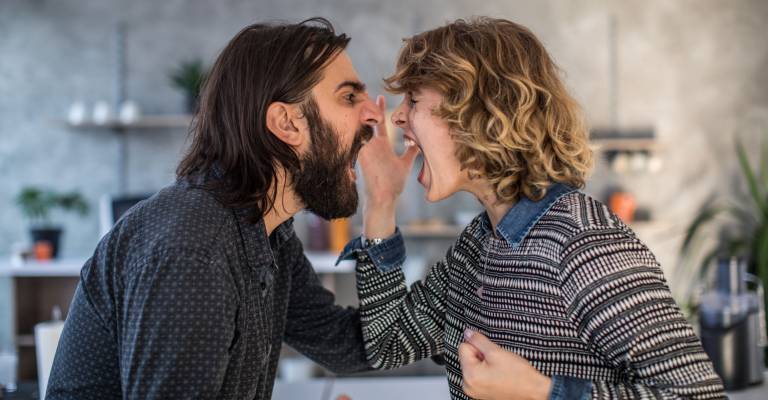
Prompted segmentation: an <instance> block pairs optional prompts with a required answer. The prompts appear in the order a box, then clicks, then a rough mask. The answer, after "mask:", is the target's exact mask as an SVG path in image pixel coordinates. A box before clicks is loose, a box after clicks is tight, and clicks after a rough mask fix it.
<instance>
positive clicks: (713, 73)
mask: <svg viewBox="0 0 768 400" xmlns="http://www.w3.org/2000/svg"><path fill="white" fill-rule="evenodd" d="M315 15H321V16H326V17H328V18H330V19H331V20H332V21H333V22H334V23H335V24H336V26H337V28H338V29H339V30H341V31H344V32H347V33H348V34H350V35H351V36H352V38H353V40H352V42H351V46H350V48H349V52H350V54H351V56H352V59H353V61H354V63H355V65H356V67H357V69H358V72H359V73H360V75H361V77H362V78H363V79H364V80H365V81H367V82H368V83H369V84H370V86H371V92H372V94H377V93H379V92H380V86H381V85H380V82H381V78H382V77H383V76H385V75H386V74H388V73H390V72H391V71H392V69H393V60H394V57H395V55H396V53H397V51H398V49H399V46H400V39H401V38H402V37H405V36H409V35H411V34H413V33H415V32H418V31H421V30H424V29H428V28H430V27H434V26H436V25H438V24H442V23H443V22H445V21H449V20H452V19H455V18H458V17H467V16H471V15H490V16H497V17H505V18H509V19H512V20H514V21H517V22H520V23H522V24H524V25H527V26H528V27H530V28H531V29H532V30H533V31H534V32H536V33H537V34H538V35H539V36H540V38H541V39H542V40H543V41H544V43H545V44H546V45H547V47H548V48H549V50H550V52H551V54H552V55H553V56H554V58H555V59H556V61H557V62H558V63H559V64H560V65H561V67H562V68H563V69H564V70H565V71H566V74H567V76H566V81H567V83H568V85H569V87H570V88H571V89H572V91H573V93H574V94H575V95H576V97H577V98H578V99H579V101H580V102H581V103H582V104H583V106H584V108H585V110H586V113H587V115H588V117H589V119H590V122H592V123H593V124H595V125H605V124H607V123H609V122H610V112H609V110H610V96H609V93H610V92H609V51H608V48H609V37H608V21H609V17H610V16H614V17H615V18H616V22H617V28H618V29H617V32H618V36H617V43H618V58H617V66H618V78H619V79H618V87H617V91H618V92H617V93H618V100H619V102H618V104H619V109H618V115H619V123H620V124H621V125H651V126H654V127H655V128H656V133H657V135H658V138H659V143H660V146H661V147H662V150H661V152H660V156H661V157H662V159H663V163H664V164H663V165H664V167H663V170H662V172H660V173H658V174H640V175H635V176H616V175H615V174H613V173H611V172H609V171H607V170H606V169H605V165H599V169H598V171H597V172H596V173H595V179H594V181H593V183H592V184H590V186H589V188H588V190H589V191H590V192H591V193H594V194H595V195H596V196H598V197H600V196H602V195H603V193H602V191H603V188H604V187H605V186H607V185H609V184H614V183H617V182H618V183H621V184H623V185H625V186H626V187H628V188H630V189H632V190H633V191H634V192H635V193H636V195H637V197H638V200H639V202H640V203H641V204H642V205H645V206H647V207H649V208H650V209H651V210H652V212H653V214H654V217H655V221H656V222H654V223H653V224H646V225H644V226H640V227H638V233H639V234H640V236H641V237H642V238H644V239H645V240H646V241H647V242H648V244H649V246H650V247H651V249H652V250H654V251H655V252H656V253H657V255H658V256H659V258H660V260H661V261H662V263H663V264H664V265H665V268H666V269H667V275H668V277H669V278H670V279H672V280H673V281H674V280H675V279H678V280H683V281H684V280H685V276H684V275H680V274H679V273H678V272H676V271H675V266H676V265H677V253H676V248H677V246H678V244H679V237H680V232H681V231H682V229H683V228H684V226H685V224H686V223H687V221H688V220H689V219H690V216H691V215H692V213H694V212H695V210H696V209H697V207H698V206H699V204H700V203H701V202H702V201H703V199H704V198H706V197H707V196H708V195H709V193H710V192H711V191H712V190H719V191H721V192H727V191H729V190H731V188H732V182H733V180H734V178H733V176H734V171H735V167H736V164H735V159H734V158H733V157H731V155H732V152H731V147H732V146H731V143H732V139H733V135H734V133H736V132H737V131H749V132H752V134H753V137H754V132H756V131H758V127H760V126H763V127H765V126H766V121H768V90H766V89H768V72H766V71H768V47H767V46H765V39H766V35H765V21H766V20H768V3H766V2H763V1H759V0H753V1H747V0H739V1H715V0H699V1H692V0H689V1H668V0H653V1H643V2H640V1H623V2H615V1H584V0H582V1H564V0H563V1H555V0H549V1H520V0H512V1H510V0H487V1H483V2H479V1H458V0H451V1H436V0H426V1H420V2H414V1H406V0H392V1H389V2H381V1H352V0H346V1H340V0H332V1H323V2H315V3H304V2H299V1H293V0H289V1H286V0H280V1H275V0H269V1H245V0H222V1H203V0H166V1H150V0H135V1H122V2H121V1H107V0H56V1H52V0H48V1H46V0H35V1H31V0H4V1H2V2H0V221H2V224H0V254H7V253H8V252H9V251H10V246H11V244H12V243H14V242H18V241H23V240H25V239H26V228H27V227H26V223H25V221H24V220H23V219H22V218H21V215H20V213H19V211H18V209H17V208H16V207H15V206H14V204H13V200H12V199H13V197H14V196H15V195H16V193H18V192H19V190H20V189H21V188H22V187H23V186H25V185H32V184H35V185H45V186H48V187H51V188H55V189H61V190H71V189H78V190H81V191H82V192H83V193H84V194H85V196H86V197H87V198H88V199H89V201H91V202H92V204H93V205H96V202H97V199H98V198H99V196H100V195H102V194H104V193H113V192H116V191H117V190H118V188H117V186H116V181H117V176H116V169H115V165H116V164H115V163H116V161H115V160H116V157H117V149H118V146H117V143H118V141H117V138H116V136H115V135H113V134H112V133H110V132H109V131H106V130H103V131H99V130H96V131H78V130H70V129H67V128H65V127H64V126H63V125H62V124H61V123H60V122H57V121H56V120H57V119H62V118H64V116H65V115H66V110H67V109H68V107H69V105H70V104H71V103H72V102H73V101H75V100H82V101H85V102H86V103H87V104H88V105H89V107H91V106H92V105H93V103H94V102H95V101H97V100H107V101H109V102H112V101H113V100H114V96H115V89H114V86H115V69H116V68H115V62H116V61H115V44H114V30H115V26H116V24H117V22H118V21H124V22H125V23H126V28H127V38H126V46H127V57H128V58H127V81H126V90H127V95H128V97H129V98H131V99H133V100H135V101H137V102H138V103H139V104H140V105H141V107H142V109H143V112H144V113H145V114H169V113H172V114H176V113H180V112H181V111H182V109H183V99H182V96H181V95H180V94H179V93H178V92H176V91H175V90H174V89H173V88H171V87H170V86H169V84H168V78H167V73H168V71H169V70H170V69H172V68H173V67H174V66H176V65H177V64H178V63H179V62H180V61H181V60H184V59H189V58H194V57H202V58H203V59H204V60H206V61H208V62H209V63H210V62H211V61H212V60H213V59H214V57H215V55H216V54H217V52H218V51H219V50H220V49H221V48H222V47H223V46H224V45H225V44H226V42H227V41H228V40H229V38H231V37H232V36H233V35H234V34H235V33H236V32H237V31H238V30H239V29H240V28H241V27H243V26H244V25H246V24H248V23H250V22H253V21H259V20H265V19H285V20H290V21H297V20H300V19H303V18H306V17H310V16H315ZM392 100H394V99H392ZM762 132H763V133H765V132H766V131H765V130H763V131H762ZM184 142H185V134H184V132H183V131H174V130H167V131H164V130H158V131H140V132H133V133H130V134H129V137H128V149H129V159H128V166H129V179H128V186H129V190H131V191H134V192H143V191H155V190H157V189H159V188H160V187H162V186H163V185H165V184H166V183H168V182H170V181H171V180H172V179H173V169H174V166H175V163H176V162H177V160H178V158H179V154H180V152H181V151H182V149H183V146H184ZM422 198H423V193H422V190H421V188H419V187H417V185H416V184H414V183H411V184H409V187H408V190H407V193H406V194H405V196H404V199H403V201H402V203H401V206H400V207H401V211H402V214H403V218H406V219H409V218H417V217H430V216H439V215H446V214H449V213H452V211H453V210H455V209H459V208H466V207H475V202H474V200H473V199H471V198H469V197H467V196H463V197H460V198H457V199H453V200H451V201H448V202H445V203H441V204H436V205H424V204H423V201H422ZM61 221H62V222H63V223H64V224H65V225H66V236H65V238H64V243H63V255H64V256H79V255H86V254H88V253H90V252H91V251H92V249H93V247H94V245H95V243H96V242H97V240H98V239H99V235H98V215H97V213H95V212H94V213H92V214H91V215H90V216H89V217H87V218H85V219H79V218H77V217H71V216H64V217H62V218H61ZM673 283H674V282H673ZM0 313H2V311H0ZM0 317H1V315H0ZM0 331H1V329H0Z"/></svg>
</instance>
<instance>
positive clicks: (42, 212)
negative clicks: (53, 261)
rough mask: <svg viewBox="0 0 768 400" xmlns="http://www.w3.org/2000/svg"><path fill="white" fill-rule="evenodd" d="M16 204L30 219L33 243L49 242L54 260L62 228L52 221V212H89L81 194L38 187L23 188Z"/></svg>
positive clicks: (82, 214)
mask: <svg viewBox="0 0 768 400" xmlns="http://www.w3.org/2000/svg"><path fill="white" fill-rule="evenodd" d="M16 203H17V204H18V205H19V207H20V208H21V212H22V213H23V214H24V216H25V217H26V218H27V219H29V222H30V229H29V231H30V236H31V238H32V243H33V244H34V245H35V246H37V245H38V244H40V243H45V242H47V243H48V245H49V246H50V253H51V254H50V255H51V257H52V258H56V256H57V255H58V251H59V241H60V239H61V233H62V228H61V227H60V226H58V225H56V224H54V223H53V222H52V221H51V213H52V211H53V210H55V209H61V210H62V211H70V212H76V213H78V214H80V215H81V216H84V215H86V214H88V210H89V207H88V203H87V202H86V201H85V199H84V198H83V197H82V196H81V195H80V193H77V192H69V193H59V192H55V191H52V190H43V189H40V188H37V187H25V188H23V189H22V190H21V192H20V193H19V194H18V195H17V196H16Z"/></svg>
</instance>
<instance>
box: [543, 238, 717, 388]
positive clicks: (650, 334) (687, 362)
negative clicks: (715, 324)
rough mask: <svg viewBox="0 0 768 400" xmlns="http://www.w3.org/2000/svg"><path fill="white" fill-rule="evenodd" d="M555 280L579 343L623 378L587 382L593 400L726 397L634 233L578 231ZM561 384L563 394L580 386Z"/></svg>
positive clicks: (578, 383)
mask: <svg viewBox="0 0 768 400" xmlns="http://www.w3.org/2000/svg"><path fill="white" fill-rule="evenodd" d="M560 278H561V284H562V287H563V293H564V297H565V302H566V306H567V312H568V315H569V318H570V319H571V321H572V322H573V324H574V325H575V327H576V329H577V331H578V335H579V338H580V339H581V340H582V341H584V342H585V343H586V344H587V345H588V346H589V348H591V349H594V351H595V352H597V353H598V354H599V355H600V356H601V357H602V358H603V359H604V360H605V361H606V362H607V363H609V364H610V365H612V366H613V367H614V368H615V369H616V370H618V371H619V373H620V376H621V379H620V380H619V381H617V382H614V381H604V380H595V381H592V382H591V397H592V398H596V399H619V398H665V399H672V398H694V399H704V398H706V399H711V398H725V394H724V392H723V386H722V382H721V381H720V378H719V377H718V376H717V375H716V374H715V371H714V369H713V367H712V363H711V362H710V360H709V358H708V357H707V355H706V353H705V352H704V350H703V348H702V346H701V342H700V341H699V339H698V338H697V337H696V335H695V333H694V331H693V328H692V327H691V326H690V324H689V323H688V322H687V321H686V320H685V318H684V316H683V315H682V313H681V311H680V309H679V307H678V306H677V304H676V303H675V301H674V300H673V299H672V295H671V293H670V291H669V288H668V287H667V284H666V281H665V279H664V276H663V274H662V271H661V268H660V267H659V265H658V263H657V261H656V259H655V257H654V256H653V254H652V253H651V252H650V251H649V250H648V248H647V247H646V246H645V245H643V244H642V243H641V242H640V241H639V240H638V239H637V238H636V237H635V236H634V234H632V233H631V232H628V231H626V230H624V229H620V228H601V229H595V228H589V229H585V230H583V231H582V232H579V233H578V234H576V235H575V236H574V237H573V238H572V239H571V240H570V241H569V242H568V243H567V244H566V246H565V247H564V250H563V258H562V270H561V277H560ZM558 379H559V378H558V377H555V382H559V381H562V382H560V383H562V384H563V387H562V388H561V389H562V390H561V391H562V392H563V393H565V392H568V391H569V390H568V389H569V388H570V389H573V387H571V386H578V387H581V388H584V387H585V385H584V382H581V381H578V380H568V379H559V380H558ZM587 387H588V386H587Z"/></svg>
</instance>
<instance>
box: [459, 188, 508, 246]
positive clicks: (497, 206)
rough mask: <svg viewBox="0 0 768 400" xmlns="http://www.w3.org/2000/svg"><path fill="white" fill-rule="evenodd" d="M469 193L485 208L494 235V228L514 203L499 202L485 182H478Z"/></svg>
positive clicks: (492, 189) (494, 191)
mask: <svg viewBox="0 0 768 400" xmlns="http://www.w3.org/2000/svg"><path fill="white" fill-rule="evenodd" d="M473 186H474V187H473V188H471V189H470V190H469V191H470V192H471V193H472V194H474V195H475V197H476V198H477V200H478V201H480V203H481V204H482V205H483V207H485V212H486V213H487V214H488V219H489V220H490V221H491V229H492V232H493V233H494V234H495V233H496V226H498V225H499V222H501V220H502V218H504V216H505V215H507V212H508V211H509V210H510V209H511V208H512V206H514V205H515V203H508V202H501V201H499V198H498V196H497V195H496V190H495V189H494V188H493V185H491V184H490V183H489V182H487V181H478V182H476V184H475V185H473Z"/></svg>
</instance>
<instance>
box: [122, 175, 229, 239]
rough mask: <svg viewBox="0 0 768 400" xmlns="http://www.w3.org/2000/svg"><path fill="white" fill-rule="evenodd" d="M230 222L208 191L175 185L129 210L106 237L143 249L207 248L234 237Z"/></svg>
mask: <svg viewBox="0 0 768 400" xmlns="http://www.w3.org/2000/svg"><path fill="white" fill-rule="evenodd" d="M234 222H235V214H234V212H233V211H232V210H231V209H229V208H227V207H225V206H224V205H223V204H221V203H220V202H219V201H218V200H216V198H215V197H214V196H213V195H212V194H211V193H210V192H208V191H206V190H203V189H199V188H194V187H191V186H189V185H183V184H179V183H176V184H174V185H171V186H168V187H166V188H164V189H162V190H160V191H159V192H157V193H156V194H155V195H153V196H152V197H150V198H149V199H147V200H145V201H143V202H141V203H139V204H138V205H136V206H135V207H134V208H132V209H131V210H130V211H129V212H128V213H126V215H124V216H123V217H122V218H121V219H120V221H118V223H117V224H116V225H115V227H114V229H113V230H112V232H110V234H109V235H111V236H112V237H113V239H119V241H120V242H126V241H128V242H130V243H131V247H135V246H140V247H142V248H144V249H146V248H147V247H151V248H155V249H157V248H186V249H190V250H191V249H208V248H210V247H212V246H214V245H215V244H216V243H220V242H221V241H222V240H227V239H230V236H234V233H235V232H236V229H234Z"/></svg>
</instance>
